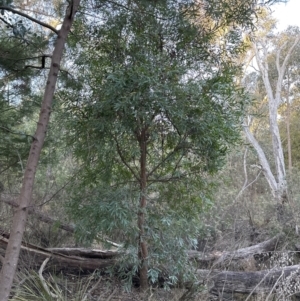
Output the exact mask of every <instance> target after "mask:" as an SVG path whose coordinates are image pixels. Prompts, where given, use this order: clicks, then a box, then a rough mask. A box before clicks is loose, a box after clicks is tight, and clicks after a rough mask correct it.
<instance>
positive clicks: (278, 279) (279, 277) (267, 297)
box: [266, 270, 284, 301]
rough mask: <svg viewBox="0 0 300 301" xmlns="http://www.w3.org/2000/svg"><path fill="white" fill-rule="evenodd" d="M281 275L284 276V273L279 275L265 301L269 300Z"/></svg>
mask: <svg viewBox="0 0 300 301" xmlns="http://www.w3.org/2000/svg"><path fill="white" fill-rule="evenodd" d="M283 275H284V271H283V270H282V272H281V275H280V276H279V277H278V279H277V280H276V282H275V284H274V285H273V287H272V289H271V291H270V293H269V295H268V296H267V298H266V301H268V300H269V298H270V296H271V295H272V292H273V290H274V288H275V287H276V285H277V284H278V282H279V280H280V279H281V278H282V276H283Z"/></svg>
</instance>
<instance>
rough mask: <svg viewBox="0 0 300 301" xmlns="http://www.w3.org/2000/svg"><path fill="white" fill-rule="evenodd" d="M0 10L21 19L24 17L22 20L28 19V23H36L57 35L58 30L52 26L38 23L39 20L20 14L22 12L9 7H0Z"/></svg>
mask: <svg viewBox="0 0 300 301" xmlns="http://www.w3.org/2000/svg"><path fill="white" fill-rule="evenodd" d="M0 9H3V10H7V11H11V12H12V13H14V14H17V15H20V16H22V17H24V18H26V19H28V20H30V21H33V22H35V23H37V24H39V25H41V26H43V27H46V28H48V29H50V30H51V31H53V32H54V33H56V34H57V35H58V32H59V30H56V29H55V28H54V27H53V26H51V25H49V24H47V23H44V22H42V21H40V20H38V19H36V18H33V17H31V16H29V15H27V14H25V13H22V12H20V11H18V10H16V9H13V8H12V7H10V6H0Z"/></svg>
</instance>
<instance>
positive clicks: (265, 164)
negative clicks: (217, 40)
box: [244, 20, 300, 203]
mask: <svg viewBox="0 0 300 301" xmlns="http://www.w3.org/2000/svg"><path fill="white" fill-rule="evenodd" d="M266 25H267V26H266ZM272 28H274V22H273V21H272V20H271V21H270V20H269V23H265V30H268V29H271V30H272ZM268 34H269V35H270V33H269V31H268ZM299 40H300V35H296V37H294V38H292V41H279V42H281V44H280V46H279V47H278V45H276V44H274V42H275V41H276V42H278V39H276V38H275V39H274V38H273V39H272V38H269V36H268V35H267V33H266V32H264V34H262V35H261V36H260V37H258V38H257V40H256V42H255V43H254V51H255V57H256V61H257V65H258V68H259V72H260V75H261V78H262V81H263V84H264V87H265V93H266V95H267V99H268V105H269V110H268V113H269V127H270V134H271V137H272V146H273V157H274V165H275V173H274V172H273V171H272V168H271V167H270V163H269V161H268V159H267V157H266V155H265V153H264V151H263V149H262V147H261V146H260V145H259V143H258V141H257V140H256V139H255V137H254V135H253V134H252V133H251V131H250V129H249V124H248V125H246V126H245V127H244V129H245V133H246V136H247V138H248V140H249V142H250V143H251V144H252V146H253V147H254V148H255V150H256V152H257V155H258V158H259V161H260V164H261V166H262V170H263V172H264V175H265V177H266V179H267V181H268V183H269V186H270V188H271V191H272V194H273V196H274V198H275V199H276V201H277V202H279V203H283V202H285V201H286V199H287V196H288V193H287V179H286V168H285V161H284V155H283V148H282V142H281V138H280V132H279V126H278V108H279V106H280V104H281V103H282V86H283V81H284V79H285V74H286V69H287V66H288V62H289V59H290V57H291V55H292V53H293V51H294V49H295V47H296V46H297V44H298V43H299ZM274 49H275V50H274ZM284 50H285V54H284V56H283V57H282V54H283V52H284ZM271 53H274V56H275V58H274V60H275V62H274V63H275V66H276V72H277V76H276V79H275V78H272V76H274V74H272V75H271V74H270V70H271V68H270V66H269V65H270V61H269V59H270V55H271ZM272 80H274V82H275V83H274V82H272Z"/></svg>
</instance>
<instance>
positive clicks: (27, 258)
mask: <svg viewBox="0 0 300 301" xmlns="http://www.w3.org/2000/svg"><path fill="white" fill-rule="evenodd" d="M7 243H8V238H6V237H4V236H0V248H1V249H2V253H3V254H4V250H5V249H6V246H7ZM76 252H77V254H76V255H75V254H74V255H73V254H72V255H68V254H63V252H55V251H54V250H51V249H50V250H47V249H44V248H41V247H38V246H35V245H32V244H28V243H22V247H21V252H20V258H21V261H23V262H25V263H28V264H29V265H30V267H31V268H39V267H40V266H41V264H42V263H43V262H44V260H45V259H46V258H50V262H49V266H52V267H54V268H55V270H56V271H59V270H66V269H68V270H77V271H80V270H83V271H94V270H97V269H103V268H106V267H110V266H112V265H115V264H116V262H117V258H118V256H120V255H121V253H120V252H117V251H100V250H97V251H96V250H88V249H86V251H85V252H82V251H81V252H79V251H78V250H77V251H76ZM66 253H67V252H66ZM96 254H97V256H96Z"/></svg>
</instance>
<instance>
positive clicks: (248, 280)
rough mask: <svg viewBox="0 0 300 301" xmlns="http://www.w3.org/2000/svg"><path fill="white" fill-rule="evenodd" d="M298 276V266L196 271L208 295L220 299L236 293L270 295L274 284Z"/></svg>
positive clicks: (299, 268) (299, 273) (299, 271)
mask: <svg viewBox="0 0 300 301" xmlns="http://www.w3.org/2000/svg"><path fill="white" fill-rule="evenodd" d="M291 275H292V276H291ZM299 275H300V266H299V265H293V266H287V267H284V268H277V269H271V270H263V271H258V272H232V271H220V270H197V277H198V279H199V280H201V281H205V282H207V283H208V285H209V291H210V293H212V294H214V295H219V296H220V297H221V296H222V294H224V295H225V294H226V295H231V296H232V294H237V293H242V294H258V293H270V292H271V290H272V289H273V287H274V286H275V284H276V285H278V284H279V281H280V280H283V281H284V279H286V278H287V277H289V276H291V277H295V279H296V278H298V277H299ZM244 300H245V299H244Z"/></svg>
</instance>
